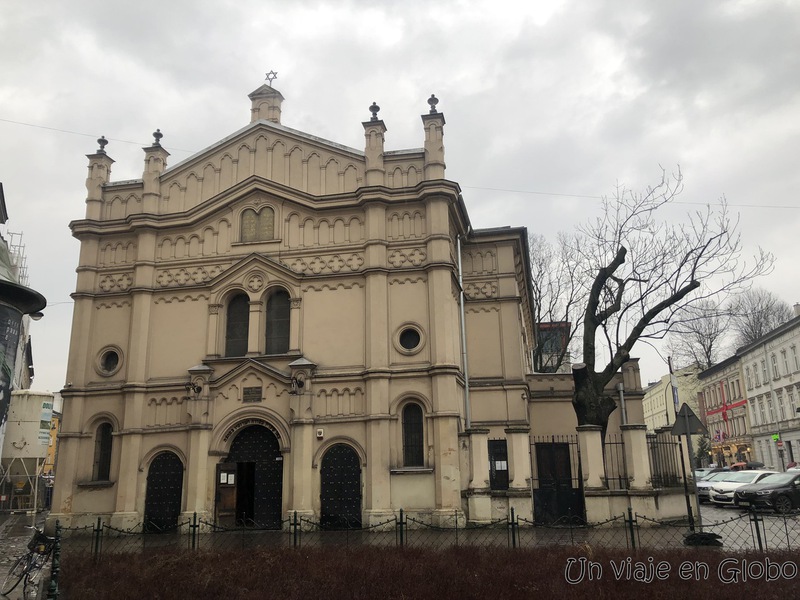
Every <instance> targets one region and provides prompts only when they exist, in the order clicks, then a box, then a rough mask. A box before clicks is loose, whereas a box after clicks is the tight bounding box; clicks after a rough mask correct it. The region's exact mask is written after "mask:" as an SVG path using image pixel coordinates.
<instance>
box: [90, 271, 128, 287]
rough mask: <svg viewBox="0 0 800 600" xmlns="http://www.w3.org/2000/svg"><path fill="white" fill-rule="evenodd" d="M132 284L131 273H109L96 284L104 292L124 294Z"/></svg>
mask: <svg viewBox="0 0 800 600" xmlns="http://www.w3.org/2000/svg"><path fill="white" fill-rule="evenodd" d="M132 284H133V273H132V272H128V273H109V274H108V275H104V276H103V277H101V278H100V282H99V283H98V284H97V287H99V288H100V289H101V290H103V291H104V292H113V291H120V292H126V291H128V289H130V287H131V285H132Z"/></svg>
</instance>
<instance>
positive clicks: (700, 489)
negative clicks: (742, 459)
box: [694, 471, 731, 502]
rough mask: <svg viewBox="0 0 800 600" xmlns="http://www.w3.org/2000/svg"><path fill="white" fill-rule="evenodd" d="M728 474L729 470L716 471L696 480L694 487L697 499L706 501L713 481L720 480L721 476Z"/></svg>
mask: <svg viewBox="0 0 800 600" xmlns="http://www.w3.org/2000/svg"><path fill="white" fill-rule="evenodd" d="M730 474H731V472H730V471H718V472H717V473H711V475H706V476H705V477H704V478H703V479H701V480H700V481H697V482H696V483H695V485H694V487H695V489H696V490H697V499H698V500H700V502H708V501H709V492H710V491H711V486H712V485H714V482H716V481H720V480H721V479H722V478H723V477H725V476H726V475H730Z"/></svg>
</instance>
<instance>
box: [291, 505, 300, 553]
mask: <svg viewBox="0 0 800 600" xmlns="http://www.w3.org/2000/svg"><path fill="white" fill-rule="evenodd" d="M299 541H300V539H299V531H298V529H297V511H294V515H293V516H292V546H293V547H294V548H297V546H298V543H299Z"/></svg>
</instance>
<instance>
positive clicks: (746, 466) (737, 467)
mask: <svg viewBox="0 0 800 600" xmlns="http://www.w3.org/2000/svg"><path fill="white" fill-rule="evenodd" d="M763 468H764V463H763V462H757V461H751V462H737V463H733V464H732V465H731V471H744V470H751V469H763Z"/></svg>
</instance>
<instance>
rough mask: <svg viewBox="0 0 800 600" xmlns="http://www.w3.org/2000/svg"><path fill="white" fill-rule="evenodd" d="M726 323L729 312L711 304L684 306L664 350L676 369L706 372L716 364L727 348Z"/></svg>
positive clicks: (704, 301) (702, 303) (705, 302)
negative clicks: (697, 367) (693, 366)
mask: <svg viewBox="0 0 800 600" xmlns="http://www.w3.org/2000/svg"><path fill="white" fill-rule="evenodd" d="M729 322H730V311H729V310H728V309H727V308H725V307H724V306H721V305H720V304H719V303H717V302H714V301H713V300H710V299H708V300H700V301H699V302H697V303H695V304H693V305H689V306H687V307H686V310H685V314H684V315H683V316H682V317H681V319H680V320H677V321H676V322H675V324H674V326H673V328H672V330H671V331H670V334H669V337H668V345H667V349H668V351H669V353H670V355H672V357H673V358H674V359H675V363H676V365H678V366H679V367H685V366H688V365H692V364H697V365H700V367H701V368H703V369H707V368H709V367H710V366H711V365H713V364H715V363H716V362H717V361H718V360H719V357H720V355H721V354H722V353H723V352H724V350H725V349H726V348H727V342H728V339H729V336H728V331H729V328H728V325H729Z"/></svg>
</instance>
